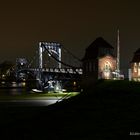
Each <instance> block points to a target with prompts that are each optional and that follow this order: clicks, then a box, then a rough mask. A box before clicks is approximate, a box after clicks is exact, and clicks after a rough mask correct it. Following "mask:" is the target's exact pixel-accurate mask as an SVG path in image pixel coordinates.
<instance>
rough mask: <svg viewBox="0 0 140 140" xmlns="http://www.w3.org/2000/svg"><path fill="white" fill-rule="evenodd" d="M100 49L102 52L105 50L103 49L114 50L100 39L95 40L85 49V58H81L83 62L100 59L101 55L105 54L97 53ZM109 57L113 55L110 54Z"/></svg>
mask: <svg viewBox="0 0 140 140" xmlns="http://www.w3.org/2000/svg"><path fill="white" fill-rule="evenodd" d="M101 49H102V50H105V49H106V50H113V49H114V48H113V47H112V46H111V45H110V44H109V43H108V42H107V41H105V40H104V39H103V38H102V37H98V38H96V40H95V41H93V42H92V43H91V44H90V45H89V46H88V47H87V48H86V53H85V57H84V58H83V60H85V59H95V58H98V57H101V56H102V55H105V53H106V54H107V52H104V53H99V52H100V50H101ZM108 52H109V51H108ZM110 55H113V54H112V53H110Z"/></svg>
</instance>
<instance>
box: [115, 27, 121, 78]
mask: <svg viewBox="0 0 140 140" xmlns="http://www.w3.org/2000/svg"><path fill="white" fill-rule="evenodd" d="M116 71H117V79H119V75H120V31H119V29H118V31H117V66H116Z"/></svg>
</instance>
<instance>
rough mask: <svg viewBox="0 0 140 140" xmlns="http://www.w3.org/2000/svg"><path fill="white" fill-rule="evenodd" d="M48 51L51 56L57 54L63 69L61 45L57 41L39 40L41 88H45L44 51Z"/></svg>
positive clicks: (59, 64) (38, 75)
mask: <svg viewBox="0 0 140 140" xmlns="http://www.w3.org/2000/svg"><path fill="white" fill-rule="evenodd" d="M45 51H47V53H48V55H49V56H52V57H54V56H53V54H55V56H56V57H55V59H56V60H58V61H57V62H58V68H59V69H61V45H60V44H59V43H55V42H50V43H48V42H39V47H38V74H37V80H38V84H39V88H40V89H43V84H44V83H43V81H42V68H43V52H45Z"/></svg>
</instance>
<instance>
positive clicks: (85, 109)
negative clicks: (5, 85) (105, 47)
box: [0, 81, 140, 140]
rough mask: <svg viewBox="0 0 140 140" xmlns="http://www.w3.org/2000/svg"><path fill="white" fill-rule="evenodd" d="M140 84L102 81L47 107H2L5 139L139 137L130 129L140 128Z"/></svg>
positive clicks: (55, 139) (53, 139) (70, 139)
mask: <svg viewBox="0 0 140 140" xmlns="http://www.w3.org/2000/svg"><path fill="white" fill-rule="evenodd" d="M139 86H140V83H135V82H128V81H115V82H114V81H107V82H104V81H102V82H100V83H98V84H97V85H96V86H95V87H92V88H91V89H89V90H87V91H84V92H83V93H81V94H79V95H77V96H74V97H72V98H69V99H67V100H64V101H62V102H59V103H56V104H54V105H51V106H48V107H35V108H34V107H22V108H21V107H11V108H6V107H5V109H2V107H0V108H1V110H0V111H1V114H2V115H1V116H0V126H1V128H3V132H5V133H6V134H7V135H6V134H5V133H3V134H5V138H6V139H10V138H13V139H40V140H46V139H51V140H58V139H67V140H87V139H88V140H93V139H118V138H120V137H121V138H122V137H123V138H124V137H126V138H128V137H136V136H131V135H130V133H131V132H132V133H133V132H140V126H139V123H140V87H139ZM132 87H133V88H132ZM132 133H131V134H132Z"/></svg>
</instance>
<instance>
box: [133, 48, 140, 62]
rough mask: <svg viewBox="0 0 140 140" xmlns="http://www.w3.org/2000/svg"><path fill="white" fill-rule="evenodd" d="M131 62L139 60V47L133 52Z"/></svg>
mask: <svg viewBox="0 0 140 140" xmlns="http://www.w3.org/2000/svg"><path fill="white" fill-rule="evenodd" d="M131 62H140V48H139V49H137V50H136V51H135V52H134V56H133V59H132V61H131Z"/></svg>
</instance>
